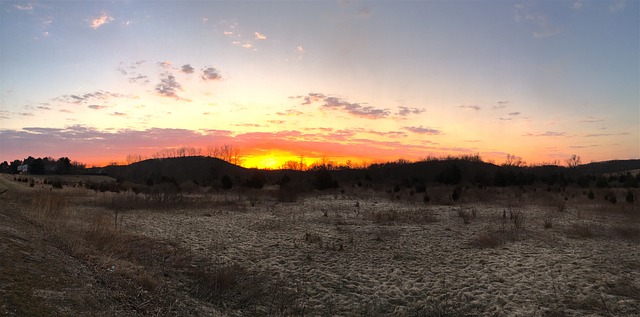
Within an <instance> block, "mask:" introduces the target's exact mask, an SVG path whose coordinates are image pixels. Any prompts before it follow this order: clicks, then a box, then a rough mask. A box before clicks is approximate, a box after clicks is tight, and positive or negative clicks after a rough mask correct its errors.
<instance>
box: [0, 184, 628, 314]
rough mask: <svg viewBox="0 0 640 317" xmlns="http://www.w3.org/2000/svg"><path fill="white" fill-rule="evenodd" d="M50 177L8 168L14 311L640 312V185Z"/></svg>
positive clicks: (2, 292)
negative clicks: (116, 189)
mask: <svg viewBox="0 0 640 317" xmlns="http://www.w3.org/2000/svg"><path fill="white" fill-rule="evenodd" d="M42 181H43V180H42V179H40V180H36V181H35V185H34V186H30V185H29V183H28V182H27V183H25V182H16V181H14V180H13V179H12V176H8V175H2V176H0V192H1V191H3V190H4V189H7V192H5V193H4V194H2V195H0V203H1V207H0V208H1V210H0V252H1V253H2V254H3V256H2V257H0V315H5V316H26V315H29V316H36V315H38V316H77V315H86V316H114V315H117V316H255V315H263V316H264V315H268V316H289V315H296V316H297V315H307V316H637V315H639V314H640V204H639V203H638V192H637V189H636V193H635V200H634V202H632V203H629V202H627V201H625V195H626V193H627V190H626V189H598V190H596V189H593V190H592V192H593V197H592V199H591V198H590V197H589V196H591V195H590V193H589V189H586V190H584V189H578V188H567V189H561V188H547V187H543V186H538V187H524V188H500V189H498V188H484V189H478V188H463V190H462V193H461V195H460V199H459V200H458V201H456V202H454V201H452V200H451V199H450V197H449V196H450V195H451V192H452V190H453V187H451V188H449V187H445V186H440V187H432V188H428V189H427V192H428V193H429V196H430V199H429V202H428V203H425V202H424V199H423V197H422V196H418V195H417V194H416V195H413V194H411V193H404V192H400V193H398V194H393V195H390V194H388V193H386V192H384V191H374V190H372V189H370V188H369V189H365V188H345V189H343V190H342V191H341V190H336V191H324V192H312V193H307V194H304V195H300V196H298V197H296V199H293V200H294V201H293V202H280V201H279V200H278V199H277V198H276V197H278V195H277V193H276V191H277V189H263V190H253V191H249V190H240V191H236V190H231V191H225V192H222V191H221V192H216V191H210V190H208V191H205V190H202V191H198V190H195V191H193V192H192V193H189V194H184V195H180V194H172V195H160V196H151V195H147V196H145V195H142V194H134V193H132V192H121V193H113V192H99V191H93V190H87V189H84V188H80V187H78V188H74V187H72V186H66V187H64V188H63V189H50V187H51V186H49V185H45V184H42ZM103 181H104V179H103ZM611 192H613V193H614V194H615V195H616V197H617V201H616V203H615V204H614V203H611V202H610V199H608V200H605V196H606V197H607V198H609V197H610V193H611Z"/></svg>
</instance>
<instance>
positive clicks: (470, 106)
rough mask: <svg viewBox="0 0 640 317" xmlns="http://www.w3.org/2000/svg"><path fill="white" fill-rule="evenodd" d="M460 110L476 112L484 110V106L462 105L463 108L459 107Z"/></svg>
mask: <svg viewBox="0 0 640 317" xmlns="http://www.w3.org/2000/svg"><path fill="white" fill-rule="evenodd" d="M458 108H462V109H471V110H475V111H480V110H482V106H479V105H462V106H458Z"/></svg>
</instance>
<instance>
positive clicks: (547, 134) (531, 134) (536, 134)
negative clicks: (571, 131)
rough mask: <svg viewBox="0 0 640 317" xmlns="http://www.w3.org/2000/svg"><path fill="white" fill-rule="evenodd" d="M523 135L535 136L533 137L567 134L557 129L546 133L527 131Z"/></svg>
mask: <svg viewBox="0 0 640 317" xmlns="http://www.w3.org/2000/svg"><path fill="white" fill-rule="evenodd" d="M523 136H533V137H561V136H566V133H564V132H555V131H547V132H544V133H527V134H524V135H523Z"/></svg>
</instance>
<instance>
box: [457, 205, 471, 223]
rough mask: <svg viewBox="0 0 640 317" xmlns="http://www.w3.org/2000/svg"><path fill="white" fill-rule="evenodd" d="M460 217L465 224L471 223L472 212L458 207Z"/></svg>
mask: <svg viewBox="0 0 640 317" xmlns="http://www.w3.org/2000/svg"><path fill="white" fill-rule="evenodd" d="M458 217H460V218H462V222H463V223H464V224H465V225H468V224H470V223H471V214H469V213H468V212H467V211H466V210H464V209H462V208H459V209H458Z"/></svg>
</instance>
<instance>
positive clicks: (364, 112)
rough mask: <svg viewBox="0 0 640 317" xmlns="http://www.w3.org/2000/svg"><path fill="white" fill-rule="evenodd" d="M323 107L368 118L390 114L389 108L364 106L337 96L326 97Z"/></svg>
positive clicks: (379, 117) (378, 117)
mask: <svg viewBox="0 0 640 317" xmlns="http://www.w3.org/2000/svg"><path fill="white" fill-rule="evenodd" d="M322 107H323V108H325V109H336V110H342V111H345V112H347V113H349V114H351V115H354V116H356V117H361V118H367V119H381V118H385V117H387V116H389V110H387V109H380V108H374V107H372V106H362V105H361V104H359V103H351V102H347V101H344V100H342V99H340V98H337V97H326V98H325V99H324V104H323V105H322Z"/></svg>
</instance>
